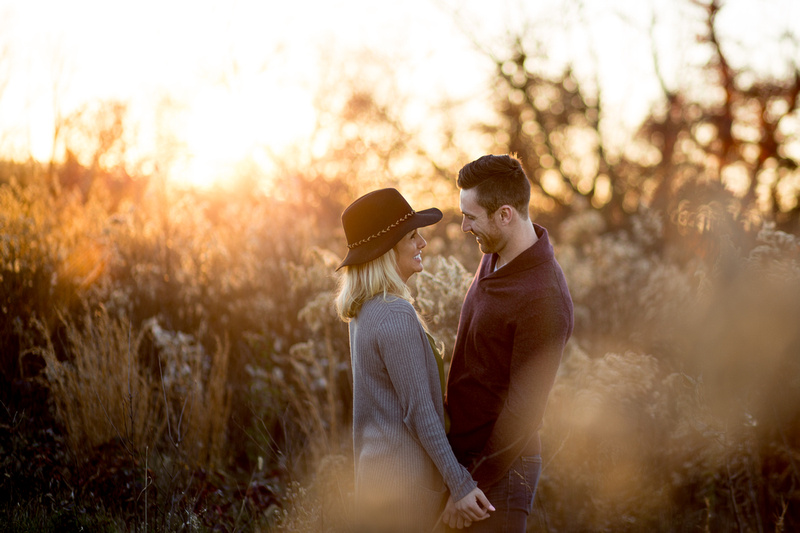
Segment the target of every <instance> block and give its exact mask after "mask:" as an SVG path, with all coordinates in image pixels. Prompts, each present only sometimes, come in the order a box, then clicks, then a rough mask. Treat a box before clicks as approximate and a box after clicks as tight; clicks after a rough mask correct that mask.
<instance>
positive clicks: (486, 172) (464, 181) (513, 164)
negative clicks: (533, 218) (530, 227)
mask: <svg viewBox="0 0 800 533" xmlns="http://www.w3.org/2000/svg"><path fill="white" fill-rule="evenodd" d="M457 183H458V187H459V189H475V191H476V192H477V196H476V199H477V202H478V205H480V206H481V207H483V208H484V209H486V213H487V214H489V215H491V214H492V213H494V212H495V211H497V210H498V209H499V208H500V207H502V206H504V205H510V206H511V207H513V208H514V209H516V210H517V211H518V212H519V214H520V215H522V216H523V217H524V218H528V205H529V204H530V201H531V184H530V182H529V181H528V176H526V175H525V170H523V168H522V163H520V162H519V160H518V159H517V158H516V157H514V156H513V155H511V156H509V155H485V156H483V157H480V158H478V159H476V160H475V161H473V162H472V163H468V164H466V165H464V167H463V168H462V169H461V170H459V171H458V182H457Z"/></svg>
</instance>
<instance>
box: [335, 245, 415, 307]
mask: <svg viewBox="0 0 800 533" xmlns="http://www.w3.org/2000/svg"><path fill="white" fill-rule="evenodd" d="M397 270H398V269H397V255H396V252H395V250H394V248H392V249H391V250H389V251H388V252H386V253H385V254H383V255H382V256H380V257H378V258H377V259H373V260H372V261H370V262H368V263H362V264H360V265H347V266H345V267H344V273H343V274H342V276H341V277H340V278H339V294H338V295H337V296H336V312H337V313H338V314H339V318H341V319H342V320H343V321H344V322H350V321H351V320H352V319H354V318H356V317H357V316H358V313H359V312H360V311H361V306H362V305H364V302H366V301H367V300H369V299H370V298H372V297H373V296H375V295H377V294H383V298H384V299H388V298H389V296H390V295H391V296H396V297H398V298H402V299H404V300H407V301H408V302H410V303H412V304H413V303H414V298H412V296H411V291H410V290H409V289H408V285H406V284H405V282H404V281H403V280H402V279H401V278H400V274H399V273H398V271H397Z"/></svg>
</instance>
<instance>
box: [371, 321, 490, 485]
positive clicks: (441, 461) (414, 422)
mask: <svg viewBox="0 0 800 533" xmlns="http://www.w3.org/2000/svg"><path fill="white" fill-rule="evenodd" d="M378 333H379V334H378V345H379V349H380V353H381V357H382V358H383V360H384V364H385V365H386V370H387V372H388V374H389V378H390V379H391V381H392V385H393V386H394V388H395V390H396V392H397V395H398V397H399V399H400V403H401V405H402V408H403V423H404V424H405V425H406V427H408V429H409V430H410V431H411V433H412V434H414V435H415V436H416V438H417V439H418V440H419V442H420V444H421V445H422V447H423V448H424V449H425V451H426V452H427V454H428V455H429V456H430V458H431V459H432V460H433V463H434V464H435V465H436V468H437V469H438V470H439V472H440V473H441V474H442V477H443V478H444V481H445V484H446V485H447V487H448V488H449V489H450V493H451V495H452V497H453V499H454V500H455V501H457V500H460V499H461V498H463V497H464V496H466V495H467V494H468V493H469V492H470V491H471V490H473V489H474V488H475V487H476V486H477V483H476V482H475V481H473V479H472V477H471V476H470V474H469V472H468V471H467V470H466V468H464V467H463V466H462V465H460V464H459V463H458V460H457V459H456V457H455V455H454V454H453V451H452V448H451V447H450V443H449V442H448V440H447V435H446V434H445V429H444V421H443V418H442V417H443V410H442V414H441V415H440V413H439V410H438V409H437V406H436V403H435V398H437V396H438V397H439V398H441V390H432V388H431V383H434V384H437V385H438V383H439V375H438V370H437V368H436V362H435V361H434V359H433V354H432V353H431V350H430V346H429V344H428V340H427V337H426V336H425V332H424V330H423V329H422V327H421V325H420V324H419V321H418V319H417V317H416V314H415V313H414V312H413V310H410V311H406V310H402V311H400V312H392V313H389V314H388V315H387V317H386V318H385V320H383V321H382V323H381V325H380V328H379V332H378ZM429 374H433V375H435V376H436V379H435V380H432V379H430V376H429Z"/></svg>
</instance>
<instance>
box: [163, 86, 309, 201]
mask: <svg viewBox="0 0 800 533" xmlns="http://www.w3.org/2000/svg"><path fill="white" fill-rule="evenodd" d="M243 85H245V86H244V87H242V88H240V89H236V90H231V89H229V88H225V87H210V88H203V89H201V90H200V91H199V92H198V93H197V94H196V95H195V96H194V97H193V98H192V99H191V100H190V101H189V102H187V107H186V110H185V112H183V113H182V114H181V115H180V119H179V120H178V123H177V124H176V125H175V128H176V132H175V133H176V136H177V138H178V139H180V140H181V141H182V143H183V145H184V146H185V157H184V158H182V159H183V164H182V165H180V167H181V168H180V170H178V169H176V170H177V171H176V172H174V176H172V178H173V179H174V180H175V181H176V182H177V183H180V184H186V185H192V186H196V187H209V186H213V185H225V184H226V183H228V182H229V181H231V180H235V179H236V178H238V177H239V176H237V173H240V172H242V171H243V169H250V170H252V169H253V166H254V165H255V166H256V167H257V168H258V169H259V170H261V172H262V173H268V172H269V171H271V170H273V169H272V167H271V164H270V156H271V155H273V154H279V153H280V152H281V151H282V150H284V149H285V148H287V147H288V146H289V145H291V144H292V143H297V142H300V141H301V139H302V138H303V137H304V136H306V135H307V134H308V133H309V132H310V130H311V127H312V126H313V120H314V110H313V107H312V104H311V99H310V96H308V95H306V94H303V92H302V91H299V90H297V89H296V88H289V87H280V86H278V85H275V84H268V83H253V84H243Z"/></svg>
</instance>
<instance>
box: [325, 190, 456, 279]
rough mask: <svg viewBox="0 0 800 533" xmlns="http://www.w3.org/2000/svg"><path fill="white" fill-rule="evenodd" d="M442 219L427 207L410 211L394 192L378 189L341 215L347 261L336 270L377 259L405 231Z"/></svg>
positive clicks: (439, 213)
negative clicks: (422, 209) (345, 239)
mask: <svg viewBox="0 0 800 533" xmlns="http://www.w3.org/2000/svg"><path fill="white" fill-rule="evenodd" d="M441 219H442V212H441V211H439V210H438V209H436V208H435V207H431V208H430V209H425V210H424V211H414V210H413V209H411V206H410V205H408V202H407V201H406V199H405V198H403V195H401V194H400V192H399V191H397V189H378V190H377V191H372V192H370V193H367V194H365V195H364V196H362V197H360V198H358V199H357V200H356V201H354V202H353V203H352V204H350V206H349V207H348V208H347V209H345V210H344V213H342V226H343V227H344V234H345V237H347V248H348V250H349V251H348V252H347V257H345V258H344V261H342V263H341V264H340V265H339V266H338V267H337V268H336V270H339V269H340V268H342V267H343V266H347V265H359V264H362V263H367V262H369V261H372V260H373V259H377V258H378V257H380V256H382V255H383V254H385V253H386V252H388V251H389V250H391V249H392V248H393V247H394V245H395V244H397V243H398V242H399V241H400V239H402V238H403V235H405V234H406V233H408V232H409V231H411V230H413V229H417V228H422V227H425V226H430V225H431V224H436V223H437V222H439V221H440V220H441Z"/></svg>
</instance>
